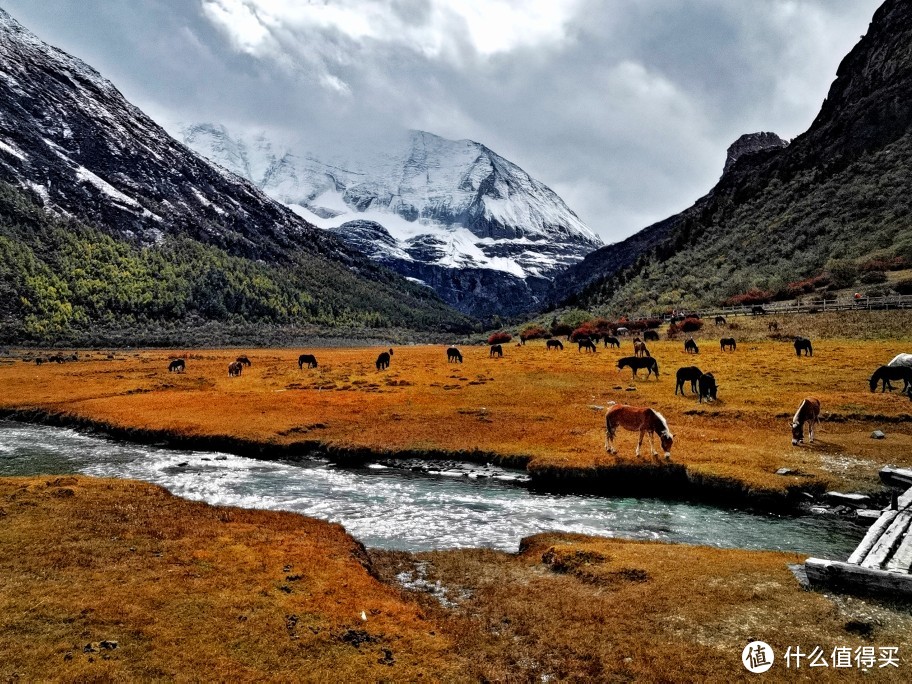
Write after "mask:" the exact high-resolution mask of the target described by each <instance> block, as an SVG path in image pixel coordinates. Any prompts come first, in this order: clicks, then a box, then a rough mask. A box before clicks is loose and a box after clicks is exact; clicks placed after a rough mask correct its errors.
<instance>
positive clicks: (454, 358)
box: [447, 347, 462, 363]
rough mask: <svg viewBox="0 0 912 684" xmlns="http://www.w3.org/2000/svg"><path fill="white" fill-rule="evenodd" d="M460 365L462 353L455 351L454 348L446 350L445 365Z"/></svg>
mask: <svg viewBox="0 0 912 684" xmlns="http://www.w3.org/2000/svg"><path fill="white" fill-rule="evenodd" d="M451 362H452V363H456V362H459V363H462V352H461V351H459V350H458V349H456V347H450V348H449V349H447V363H451Z"/></svg>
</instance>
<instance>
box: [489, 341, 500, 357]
mask: <svg viewBox="0 0 912 684" xmlns="http://www.w3.org/2000/svg"><path fill="white" fill-rule="evenodd" d="M490 356H501V357H502V356H503V347H502V346H501V345H499V344H492V345H491V353H490Z"/></svg>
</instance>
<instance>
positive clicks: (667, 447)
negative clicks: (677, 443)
mask: <svg viewBox="0 0 912 684" xmlns="http://www.w3.org/2000/svg"><path fill="white" fill-rule="evenodd" d="M659 441H660V442H661V443H662V451H664V452H665V458H671V445H672V444H674V435H673V434H671V433H670V432H668V431H667V430H666V431H665V432H663V433H661V434H660V435H659Z"/></svg>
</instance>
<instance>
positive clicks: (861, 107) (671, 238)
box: [551, 0, 912, 313]
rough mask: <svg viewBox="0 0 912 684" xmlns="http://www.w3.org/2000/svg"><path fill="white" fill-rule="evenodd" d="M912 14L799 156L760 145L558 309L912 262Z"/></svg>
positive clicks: (903, 17) (585, 270) (887, 10)
mask: <svg viewBox="0 0 912 684" xmlns="http://www.w3.org/2000/svg"><path fill="white" fill-rule="evenodd" d="M910 101H912V3H909V2H905V1H901V0H888V1H887V2H885V3H884V4H883V5H882V6H881V7H880V8H879V9H878V10H877V12H876V13H875V15H874V18H873V20H872V22H871V25H870V27H869V29H868V32H867V34H866V35H865V36H864V37H863V38H862V40H861V41H860V42H859V43H858V44H857V45H856V46H855V47H854V48H853V49H852V51H851V52H850V53H849V54H848V55H847V56H846V57H845V58H844V59H843V61H842V63H841V64H840V66H839V69H838V71H837V75H836V80H835V81H834V82H833V84H832V86H831V88H830V91H829V94H828V96H827V98H826V100H825V101H824V103H823V106H822V107H821V110H820V113H819V114H818V116H817V118H816V119H815V120H814V122H813V123H812V124H811V127H810V128H809V129H808V131H807V132H805V133H804V134H802V135H800V136H799V137H797V138H796V139H795V140H793V141H792V142H791V143H790V144H789V145H788V146H785V147H782V146H780V145H778V144H775V143H776V141H775V139H772V138H770V139H769V140H768V141H767V142H772V143H773V144H772V145H771V146H766V145H759V146H758V149H756V150H748V151H747V152H746V153H742V154H741V155H740V156H738V157H737V159H735V160H733V163H731V164H729V165H728V168H727V170H726V171H725V173H724V174H723V176H722V178H721V179H720V180H719V183H718V184H717V185H716V187H714V188H713V189H712V190H711V191H710V192H709V193H708V194H707V195H706V196H705V197H702V198H701V199H699V200H697V202H696V203H695V204H694V205H693V206H692V207H690V208H689V209H687V210H685V211H683V212H681V213H680V214H677V215H675V216H672V217H670V218H668V219H665V220H664V221H661V222H659V223H656V224H654V225H652V226H650V227H648V228H646V229H644V230H643V231H641V232H640V233H637V234H636V235H634V236H632V237H630V238H628V239H627V240H624V241H622V242H619V243H616V244H613V245H609V246H607V247H604V248H602V249H600V250H597V251H596V252H593V253H592V254H590V255H589V256H587V257H586V258H585V259H584V260H583V261H582V262H581V263H580V264H578V265H576V266H573V267H571V268H570V269H568V271H567V272H565V274H564V275H563V276H562V277H559V278H558V279H557V280H556V282H555V287H554V288H553V290H552V293H551V301H552V302H553V303H556V304H560V303H565V304H574V305H579V306H584V307H588V308H594V309H600V310H603V311H604V312H606V313H622V312H635V311H642V312H647V311H656V310H662V309H665V308H672V307H696V306H701V305H707V304H710V305H712V304H717V303H718V302H719V301H720V300H722V299H724V298H726V297H728V296H731V295H734V294H738V293H740V292H744V291H746V290H747V289H748V288H751V287H757V288H761V289H764V290H771V291H775V290H777V289H779V288H780V287H782V286H783V285H785V284H787V283H789V282H792V281H796V280H799V279H801V278H803V277H807V276H810V275H813V274H815V273H817V272H818V271H820V270H821V269H823V268H824V267H826V266H827V264H828V263H832V262H833V260H854V261H856V262H863V261H865V260H870V259H877V258H894V257H900V258H902V259H906V260H907V261H912V192H910V190H912V187H910V180H909V179H910V178H912V175H910V172H912V108H910V107H909V106H908V103H909V102H910Z"/></svg>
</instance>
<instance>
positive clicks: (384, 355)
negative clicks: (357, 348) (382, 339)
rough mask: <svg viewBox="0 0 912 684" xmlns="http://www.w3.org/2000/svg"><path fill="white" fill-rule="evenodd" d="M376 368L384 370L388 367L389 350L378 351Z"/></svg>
mask: <svg viewBox="0 0 912 684" xmlns="http://www.w3.org/2000/svg"><path fill="white" fill-rule="evenodd" d="M376 366H377V370H378V371H380V370H386V369H387V368H389V367H390V355H389V352H380V356H378V357H377V363H376Z"/></svg>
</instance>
